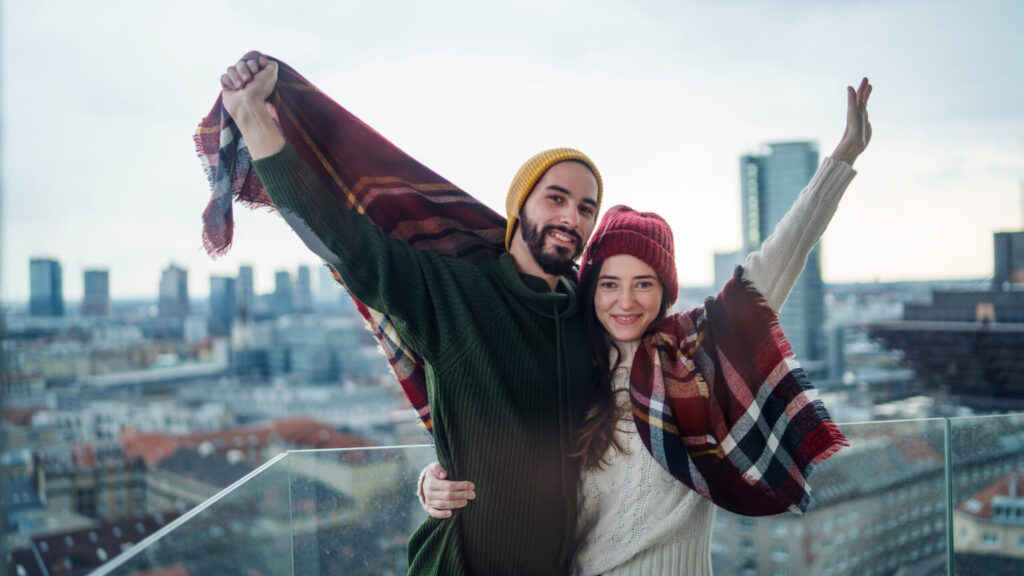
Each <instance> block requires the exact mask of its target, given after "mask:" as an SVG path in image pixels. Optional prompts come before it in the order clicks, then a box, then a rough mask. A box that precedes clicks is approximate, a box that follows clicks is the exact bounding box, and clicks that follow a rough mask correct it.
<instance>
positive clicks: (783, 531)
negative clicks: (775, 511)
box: [772, 520, 789, 538]
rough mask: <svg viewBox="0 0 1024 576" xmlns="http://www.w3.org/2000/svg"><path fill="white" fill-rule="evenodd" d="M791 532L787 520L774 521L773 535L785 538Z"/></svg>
mask: <svg viewBox="0 0 1024 576" xmlns="http://www.w3.org/2000/svg"><path fill="white" fill-rule="evenodd" d="M787 534H789V524H788V523H787V522H786V521H785V520H774V521H772V536H774V537H776V538H785V537H786V535H787Z"/></svg>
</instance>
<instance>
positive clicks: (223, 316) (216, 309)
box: [209, 276, 237, 336]
mask: <svg viewBox="0 0 1024 576" xmlns="http://www.w3.org/2000/svg"><path fill="white" fill-rule="evenodd" d="M236 299H237V294H236V292H235V279H234V278H232V277H230V276H210V324H209V326H210V335H211V336H230V335H231V323H232V321H233V320H234V318H235V311H236V309H237V304H236Z"/></svg>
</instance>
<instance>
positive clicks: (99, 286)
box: [82, 270, 110, 316]
mask: <svg viewBox="0 0 1024 576" xmlns="http://www.w3.org/2000/svg"><path fill="white" fill-rule="evenodd" d="M83 281H84V284H85V296H84V297H83V298H82V316H109V315H110V273H109V272H108V271H106V270H86V271H85V273H84V274H83Z"/></svg>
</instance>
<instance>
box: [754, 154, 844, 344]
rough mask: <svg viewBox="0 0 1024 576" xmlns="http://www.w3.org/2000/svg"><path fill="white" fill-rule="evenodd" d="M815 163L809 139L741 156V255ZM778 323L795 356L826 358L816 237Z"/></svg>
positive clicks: (768, 229) (764, 233)
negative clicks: (791, 345)
mask: <svg viewBox="0 0 1024 576" xmlns="http://www.w3.org/2000/svg"><path fill="white" fill-rule="evenodd" d="M817 168H818V145H817V144H816V143H814V142H785V143H778V144H770V145H768V147H767V150H766V151H765V153H763V154H757V155H747V156H743V157H741V158H740V187H741V198H740V210H741V211H742V216H743V252H744V254H749V253H750V252H752V251H754V250H757V248H758V247H760V246H761V242H763V241H764V239H765V238H767V237H768V235H770V234H771V233H772V231H774V230H775V226H776V224H778V223H779V221H780V220H782V216H783V215H785V214H786V212H787V211H788V210H789V208H790V207H791V206H792V205H793V202H795V201H796V198H797V196H799V194H800V191H801V190H803V188H804V186H806V185H807V183H808V182H810V180H811V176H813V175H814V172H815V170H817ZM779 322H780V323H781V324H782V328H783V330H785V332H786V335H787V336H788V337H789V340H790V342H791V343H792V344H793V351H794V352H795V353H796V355H797V358H800V359H802V360H805V361H816V360H824V359H825V357H826V345H825V340H826V339H825V338H824V332H823V330H824V324H825V284H824V282H823V281H822V279H821V243H820V242H819V243H818V244H816V245H815V246H814V248H813V249H812V250H811V254H810V256H809V257H808V258H807V266H806V267H805V268H804V271H803V273H802V274H801V275H800V277H799V278H798V279H797V282H796V285H795V286H793V291H792V292H791V293H790V295H789V299H788V300H786V305H785V306H783V308H782V312H781V313H780V314H779Z"/></svg>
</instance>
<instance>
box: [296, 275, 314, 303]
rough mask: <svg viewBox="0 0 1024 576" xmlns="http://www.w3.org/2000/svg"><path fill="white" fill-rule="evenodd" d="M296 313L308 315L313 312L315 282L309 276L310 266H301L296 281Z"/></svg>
mask: <svg viewBox="0 0 1024 576" xmlns="http://www.w3.org/2000/svg"><path fill="white" fill-rule="evenodd" d="M294 305H295V311H296V312H299V313H308V312H312V311H313V281H312V278H310V275H309V266H299V275H298V277H297V278H296V279H295V302H294Z"/></svg>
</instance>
